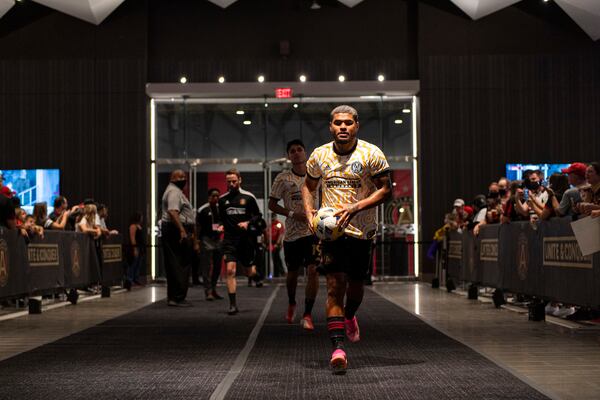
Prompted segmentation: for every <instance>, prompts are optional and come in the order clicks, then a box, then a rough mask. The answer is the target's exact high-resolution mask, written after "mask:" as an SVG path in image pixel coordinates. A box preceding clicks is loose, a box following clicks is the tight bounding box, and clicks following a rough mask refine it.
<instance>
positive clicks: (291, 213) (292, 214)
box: [288, 210, 294, 218]
mask: <svg viewBox="0 0 600 400" xmlns="http://www.w3.org/2000/svg"><path fill="white" fill-rule="evenodd" d="M293 217H294V211H292V210H290V212H289V213H288V218H293Z"/></svg>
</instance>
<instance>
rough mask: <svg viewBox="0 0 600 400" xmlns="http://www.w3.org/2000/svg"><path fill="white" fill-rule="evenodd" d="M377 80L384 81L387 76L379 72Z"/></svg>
mask: <svg viewBox="0 0 600 400" xmlns="http://www.w3.org/2000/svg"><path fill="white" fill-rule="evenodd" d="M377 80H378V81H379V82H383V81H385V76H383V75H382V74H379V75H378V76H377Z"/></svg>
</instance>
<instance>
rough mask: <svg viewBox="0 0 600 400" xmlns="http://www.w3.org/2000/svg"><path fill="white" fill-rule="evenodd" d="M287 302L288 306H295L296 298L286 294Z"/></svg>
mask: <svg viewBox="0 0 600 400" xmlns="http://www.w3.org/2000/svg"><path fill="white" fill-rule="evenodd" d="M288 303H289V305H290V306H295V305H296V298H295V297H293V296H288Z"/></svg>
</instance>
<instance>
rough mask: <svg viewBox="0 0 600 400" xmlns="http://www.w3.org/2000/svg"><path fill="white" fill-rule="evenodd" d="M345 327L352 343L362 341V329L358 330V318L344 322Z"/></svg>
mask: <svg viewBox="0 0 600 400" xmlns="http://www.w3.org/2000/svg"><path fill="white" fill-rule="evenodd" d="M344 325H345V326H346V337H347V338H348V340H349V341H351V342H352V343H356V342H358V341H359V340H360V329H359V328H358V320H357V319H356V316H354V317H353V318H352V319H347V320H345V321H344Z"/></svg>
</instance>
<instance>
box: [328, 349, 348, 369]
mask: <svg viewBox="0 0 600 400" xmlns="http://www.w3.org/2000/svg"><path fill="white" fill-rule="evenodd" d="M329 365H330V366H331V369H332V370H333V373H334V374H336V375H343V374H345V373H346V368H347V367H348V359H347V357H346V352H345V351H344V350H342V349H336V350H334V352H333V354H332V355H331V361H329Z"/></svg>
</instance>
